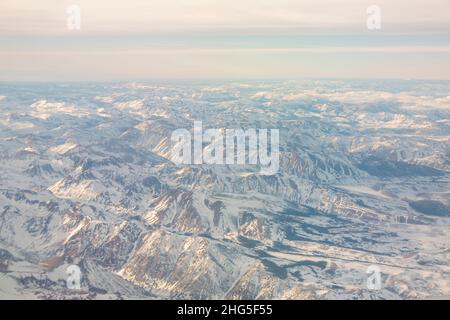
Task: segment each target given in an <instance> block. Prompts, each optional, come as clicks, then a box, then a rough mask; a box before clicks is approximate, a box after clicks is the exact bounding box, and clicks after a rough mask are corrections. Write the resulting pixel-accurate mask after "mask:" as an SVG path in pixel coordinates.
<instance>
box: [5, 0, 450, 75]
mask: <svg viewBox="0 0 450 320" xmlns="http://www.w3.org/2000/svg"><path fill="white" fill-rule="evenodd" d="M74 4H75V5H77V6H79V8H80V9H81V16H80V17H81V24H80V27H81V29H80V30H69V29H68V28H67V25H66V22H67V18H68V14H67V13H66V9H67V7H68V6H70V5H74ZM370 5H377V6H378V7H379V8H380V9H381V29H380V30H368V28H367V26H366V20H367V18H368V14H367V12H366V9H367V7H369V6H370ZM297 77H301V78H305V77H333V78H335V77H337V78H349V77H350V78H422V79H450V1H449V0H428V1H425V0H420V1H419V0H409V1H406V0H389V1H386V0H382V1H380V0H375V1H374V2H372V1H365V0H334V1H332V0H314V1H313V0H310V1H305V0H215V1H213V0H127V1H123V0H78V1H77V0H70V1H69V0H39V1H36V0H1V1H0V81H22V80H23V81H35V80H40V81H53V80H55V81H57V80H61V81H70V80H74V81H79V80H145V79H159V78H161V79H169V78H175V79H178V78H183V79H189V78H228V79H229V78H297Z"/></svg>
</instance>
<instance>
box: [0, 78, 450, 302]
mask: <svg viewBox="0 0 450 320" xmlns="http://www.w3.org/2000/svg"><path fill="white" fill-rule="evenodd" d="M194 121H202V123H203V126H204V127H205V128H224V129H228V128H230V129H236V128H241V129H248V128H275V129H279V132H280V138H279V142H280V167H279V170H278V172H277V173H276V174H275V175H261V174H260V171H259V168H258V167H257V166H253V165H250V164H249V165H244V166H240V165H195V164H193V165H177V164H175V163H173V162H172V161H171V160H170V153H171V148H172V147H173V145H172V141H171V139H170V137H171V134H172V132H173V131H174V130H176V129H180V128H186V129H188V130H191V128H192V125H193V122H194ZM449 231H450V82H443V81H406V80H405V81H394V80H391V81H350V80H345V81H344V80H303V81H246V82H232V81H210V82H188V81H186V82H164V83H156V82H154V83H152V82H146V83H102V84H100V83H78V84H77V83H70V84H63V83H59V84H47V83H34V84H7V83H3V84H0V298H38V299H45V298H49V299H65V298H82V299H103V298H139V299H180V298H187V299H190V298H200V299H212V298H216V299H222V298H230V299H334V298H354V299H371V298H394V299H405V298H409V299H414V298H433V297H448V296H450V237H449ZM69 265H77V266H79V268H80V269H81V272H82V278H81V289H80V290H71V289H68V288H67V286H66V279H67V274H66V270H67V267H68V266H69ZM372 265H375V266H377V267H379V268H380V271H381V280H382V281H381V282H382V286H381V288H380V289H379V290H370V289H369V288H368V287H367V279H368V276H369V274H368V273H367V269H368V267H369V266H372Z"/></svg>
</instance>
